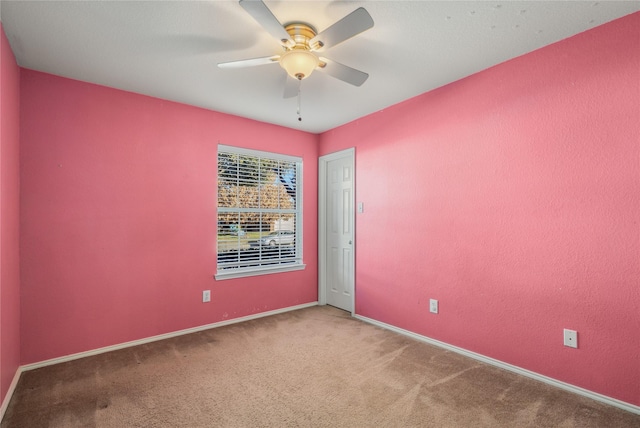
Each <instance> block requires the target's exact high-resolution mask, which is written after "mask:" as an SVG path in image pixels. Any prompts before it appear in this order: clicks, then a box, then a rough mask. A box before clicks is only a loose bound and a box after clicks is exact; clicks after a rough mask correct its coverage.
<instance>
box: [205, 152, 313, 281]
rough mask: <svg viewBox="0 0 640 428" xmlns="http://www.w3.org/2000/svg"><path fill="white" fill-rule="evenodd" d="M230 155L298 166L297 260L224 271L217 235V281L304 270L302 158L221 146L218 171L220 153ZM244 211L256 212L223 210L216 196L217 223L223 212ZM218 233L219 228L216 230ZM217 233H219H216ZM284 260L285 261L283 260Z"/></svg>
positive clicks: (295, 246) (295, 245)
mask: <svg viewBox="0 0 640 428" xmlns="http://www.w3.org/2000/svg"><path fill="white" fill-rule="evenodd" d="M221 152H222V153H230V154H237V155H242V156H255V157H260V158H267V159H273V160H278V161H285V162H293V163H295V165H296V207H295V214H294V216H295V244H294V248H295V259H294V260H293V261H290V260H288V259H286V263H284V264H281V265H275V266H251V267H237V268H231V269H229V268H228V269H222V270H220V267H219V265H218V244H217V234H216V274H215V279H216V280H225V279H233V278H242V277H248V276H258V275H266V274H274V273H282V272H291V271H298V270H302V269H304V268H305V267H306V265H305V264H304V263H303V258H302V243H303V236H302V230H303V228H302V206H303V205H302V202H303V201H302V194H303V185H302V158H301V157H298V156H290V155H283V154H280V153H272V152H266V151H260V150H252V149H244V148H240V147H234V146H226V145H222V144H219V145H218V150H217V152H216V171H217V164H218V156H219V154H220V153H221ZM217 174H218V173H217V172H216V182H217V179H218V175H217ZM242 210H250V211H255V209H254V208H235V209H234V208H223V207H219V206H218V197H217V196H216V223H217V219H218V213H219V212H221V211H223V212H241V211H242ZM216 231H217V228H216ZM216 233H217V232H216ZM283 260H284V259H283Z"/></svg>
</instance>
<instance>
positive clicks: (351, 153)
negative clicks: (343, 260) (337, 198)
mask: <svg viewBox="0 0 640 428" xmlns="http://www.w3.org/2000/svg"><path fill="white" fill-rule="evenodd" d="M346 157H349V158H351V171H352V172H353V180H352V187H353V188H352V192H351V206H352V207H353V210H352V217H351V224H352V226H353V249H352V251H351V261H350V262H351V266H352V267H353V269H351V277H352V278H351V284H353V290H351V315H355V313H356V302H355V297H356V290H355V288H356V278H355V276H356V269H355V267H356V266H355V262H356V258H355V254H356V236H355V234H356V221H355V220H356V219H355V217H356V210H355V200H356V197H355V195H356V191H355V187H356V182H355V181H356V168H355V163H356V149H355V148H354V147H352V148H349V149H345V150H341V151H339V152H334V153H329V154H327V155H324V156H320V158H318V304H319V305H326V304H327V275H326V269H327V257H326V256H327V165H328V163H329V162H331V161H333V160H336V159H341V158H346Z"/></svg>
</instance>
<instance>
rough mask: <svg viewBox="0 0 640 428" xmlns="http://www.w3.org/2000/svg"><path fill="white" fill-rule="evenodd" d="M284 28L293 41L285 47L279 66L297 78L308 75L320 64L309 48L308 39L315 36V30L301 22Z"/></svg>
mask: <svg viewBox="0 0 640 428" xmlns="http://www.w3.org/2000/svg"><path fill="white" fill-rule="evenodd" d="M285 30H286V31H287V33H289V35H290V36H291V39H293V41H294V42H295V44H294V45H293V46H292V47H287V48H285V49H286V52H285V53H284V54H282V55H281V56H280V66H281V67H282V68H284V69H285V70H286V71H287V73H288V74H289V75H290V76H291V77H293V78H295V79H298V80H302V79H304V78H306V77H309V75H310V74H311V72H313V70H314V69H315V68H316V67H317V66H318V65H319V64H320V60H319V58H318V56H317V55H316V54H314V53H313V52H312V51H311V50H312V48H311V46H310V45H309V40H311V39H312V38H314V37H315V36H316V30H315V29H314V28H313V27H312V26H310V25H308V24H303V23H299V22H296V23H292V24H288V25H287V26H286V27H285Z"/></svg>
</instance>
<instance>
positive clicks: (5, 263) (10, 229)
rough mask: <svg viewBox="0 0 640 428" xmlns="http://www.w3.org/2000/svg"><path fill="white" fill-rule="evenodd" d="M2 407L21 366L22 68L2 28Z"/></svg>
mask: <svg viewBox="0 0 640 428" xmlns="http://www.w3.org/2000/svg"><path fill="white" fill-rule="evenodd" d="M0 112H1V113H0V403H1V402H2V401H3V400H4V398H5V396H6V394H7V390H8V389H9V385H10V384H11V381H12V380H13V377H14V376H15V373H16V370H17V369H18V366H19V365H20V241H19V237H20V233H19V232H20V217H19V215H20V173H19V169H18V168H19V164H20V159H19V153H20V151H19V148H20V68H19V67H18V64H16V60H15V58H14V56H13V52H12V51H11V47H10V46H9V42H8V40H7V37H6V36H5V34H4V29H3V28H2V24H0Z"/></svg>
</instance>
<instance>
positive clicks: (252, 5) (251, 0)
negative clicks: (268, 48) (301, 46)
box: [240, 0, 295, 46]
mask: <svg viewBox="0 0 640 428" xmlns="http://www.w3.org/2000/svg"><path fill="white" fill-rule="evenodd" d="M240 6H242V8H243V9H244V10H245V11H246V12H247V13H248V14H249V15H251V16H253V19H255V20H256V21H258V24H260V25H262V28H264V29H265V30H267V32H268V33H269V34H271V35H272V36H273V37H275V38H276V40H278V41H279V42H280V44H282V45H283V46H293V45H294V44H295V43H294V41H293V40H292V39H291V36H289V33H287V31H286V30H285V29H284V27H283V26H282V24H280V21H278V18H276V17H275V16H274V15H273V13H272V12H271V10H269V8H268V7H267V5H266V4H264V2H262V0H240Z"/></svg>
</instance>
